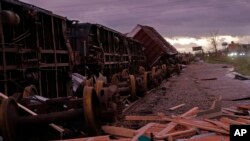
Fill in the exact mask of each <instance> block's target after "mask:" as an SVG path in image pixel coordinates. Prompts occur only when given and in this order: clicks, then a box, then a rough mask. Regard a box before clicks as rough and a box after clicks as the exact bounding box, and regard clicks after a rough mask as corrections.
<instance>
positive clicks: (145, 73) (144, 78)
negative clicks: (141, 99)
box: [143, 72, 148, 91]
mask: <svg viewBox="0 0 250 141" xmlns="http://www.w3.org/2000/svg"><path fill="white" fill-rule="evenodd" d="M143 87H144V90H145V91H147V90H148V72H144V74H143Z"/></svg>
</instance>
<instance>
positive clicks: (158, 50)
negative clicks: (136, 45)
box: [133, 25, 177, 66]
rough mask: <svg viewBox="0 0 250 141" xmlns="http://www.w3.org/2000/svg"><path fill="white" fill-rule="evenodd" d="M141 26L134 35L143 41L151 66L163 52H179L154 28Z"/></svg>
mask: <svg viewBox="0 0 250 141" xmlns="http://www.w3.org/2000/svg"><path fill="white" fill-rule="evenodd" d="M138 26H140V30H139V31H138V32H137V33H136V34H135V35H134V37H133V38H134V39H136V40H138V41H140V42H141V43H143V46H144V47H145V50H144V53H145V55H146V57H147V62H148V65H149V66H152V65H153V63H154V62H155V61H156V59H158V58H159V57H160V56H161V55H162V54H163V53H166V54H173V53H177V51H176V49H175V48H174V47H173V46H172V45H171V44H169V43H168V42H167V41H166V40H165V39H164V38H163V37H162V36H161V35H160V34H159V33H158V32H157V31H156V30H155V29H154V28H152V27H149V26H142V25H138Z"/></svg>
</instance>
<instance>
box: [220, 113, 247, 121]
mask: <svg viewBox="0 0 250 141" xmlns="http://www.w3.org/2000/svg"><path fill="white" fill-rule="evenodd" d="M223 115H224V116H227V117H234V118H244V119H248V120H250V116H239V115H231V114H223Z"/></svg>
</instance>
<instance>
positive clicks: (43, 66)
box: [0, 0, 71, 97]
mask: <svg viewBox="0 0 250 141" xmlns="http://www.w3.org/2000/svg"><path fill="white" fill-rule="evenodd" d="M1 18H3V19H1V21H5V22H4V23H2V22H1V23H2V24H1V25H0V26H1V27H3V28H2V29H0V31H1V35H0V36H1V40H0V44H1V49H0V54H1V59H0V91H1V92H4V93H5V94H7V95H13V94H16V93H23V92H24V91H25V90H24V88H25V87H27V86H30V85H34V86H35V87H36V89H37V90H38V94H39V95H42V96H45V97H62V96H67V95H70V91H69V88H70V86H69V85H70V81H69V79H68V73H70V68H71V64H70V58H69V52H70V51H71V47H70V46H68V45H67V43H66V42H67V37H66V34H65V33H66V24H67V23H66V22H67V20H66V18H62V17H60V16H58V15H54V14H53V13H52V12H50V11H47V10H44V9H41V8H39V7H35V6H32V5H29V4H26V3H23V2H20V1H6V0H4V1H1Z"/></svg>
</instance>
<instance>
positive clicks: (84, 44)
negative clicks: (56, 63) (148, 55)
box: [70, 22, 145, 79]
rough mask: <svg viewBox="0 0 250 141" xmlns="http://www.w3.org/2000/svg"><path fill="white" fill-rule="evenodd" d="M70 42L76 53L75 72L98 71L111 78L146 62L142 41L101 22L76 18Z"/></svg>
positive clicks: (83, 73)
mask: <svg viewBox="0 0 250 141" xmlns="http://www.w3.org/2000/svg"><path fill="white" fill-rule="evenodd" d="M70 43H71V45H72V47H73V50H74V53H73V56H74V58H75V60H74V63H75V64H74V68H73V70H74V72H78V73H80V74H82V75H85V76H89V75H93V74H94V75H98V74H99V73H100V72H101V73H102V74H103V75H104V76H107V78H108V79H110V78H111V76H112V75H113V74H115V73H117V72H121V71H122V70H123V69H127V68H129V70H130V72H132V73H133V72H135V71H136V70H138V68H139V66H140V65H144V63H145V56H144V54H143V51H142V50H143V47H142V44H141V43H139V42H138V41H136V40H134V39H131V38H127V37H126V36H125V35H123V34H121V33H119V32H117V31H115V30H113V29H110V28H108V27H105V26H103V25H100V24H91V23H78V22H72V25H71V27H70Z"/></svg>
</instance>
